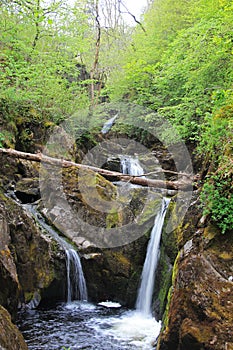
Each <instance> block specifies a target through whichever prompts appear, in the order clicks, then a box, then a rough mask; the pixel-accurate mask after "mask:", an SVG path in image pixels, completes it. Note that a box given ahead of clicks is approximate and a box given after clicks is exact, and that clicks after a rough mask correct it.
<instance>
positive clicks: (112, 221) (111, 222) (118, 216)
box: [106, 211, 123, 229]
mask: <svg viewBox="0 0 233 350" xmlns="http://www.w3.org/2000/svg"><path fill="white" fill-rule="evenodd" d="M122 223H123V216H122V211H120V212H118V211H113V212H112V213H109V214H108V215H107V217H106V228H107V229H110V228H113V227H119V226H122Z"/></svg>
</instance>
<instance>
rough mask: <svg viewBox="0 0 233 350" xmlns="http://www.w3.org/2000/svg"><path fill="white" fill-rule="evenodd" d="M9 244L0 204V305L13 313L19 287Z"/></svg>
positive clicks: (6, 225)
mask: <svg viewBox="0 0 233 350" xmlns="http://www.w3.org/2000/svg"><path fill="white" fill-rule="evenodd" d="M9 244H10V230H9V226H8V223H7V220H6V211H5V207H4V205H3V204H2V203H0V281H1V288H0V304H1V305H3V306H4V307H6V308H8V309H9V310H10V311H11V312H12V313H15V310H16V309H17V305H18V298H19V291H20V285H19V281H18V275H17V270H16V265H15V262H14V260H13V257H12V254H11V251H10V250H9V247H8V246H9Z"/></svg>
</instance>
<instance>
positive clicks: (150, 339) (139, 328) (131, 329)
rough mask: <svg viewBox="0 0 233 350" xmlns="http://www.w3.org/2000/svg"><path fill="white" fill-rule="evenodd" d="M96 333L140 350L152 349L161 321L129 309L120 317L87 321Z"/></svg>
mask: <svg viewBox="0 0 233 350" xmlns="http://www.w3.org/2000/svg"><path fill="white" fill-rule="evenodd" d="M92 322H93V325H92V326H93V328H94V329H95V331H97V333H100V334H103V336H107V337H112V338H113V339H116V340H118V341H120V342H122V343H125V344H128V345H131V346H132V347H133V348H138V349H141V350H151V349H154V347H153V344H154V343H155V342H156V339H157V337H158V335H159V332H160V329H161V322H160V321H159V322H157V321H156V320H155V319H154V318H153V317H145V315H143V314H142V313H140V312H138V311H129V312H125V313H124V314H122V315H121V316H120V317H119V316H117V317H109V318H95V319H91V320H90V321H89V325H90V326H91V324H92Z"/></svg>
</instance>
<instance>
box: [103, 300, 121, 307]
mask: <svg viewBox="0 0 233 350" xmlns="http://www.w3.org/2000/svg"><path fill="white" fill-rule="evenodd" d="M98 305H100V306H104V307H110V308H111V307H113V308H118V307H121V304H120V303H115V302H113V301H108V300H107V301H101V303H98Z"/></svg>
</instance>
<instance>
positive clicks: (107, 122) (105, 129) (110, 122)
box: [101, 113, 118, 134]
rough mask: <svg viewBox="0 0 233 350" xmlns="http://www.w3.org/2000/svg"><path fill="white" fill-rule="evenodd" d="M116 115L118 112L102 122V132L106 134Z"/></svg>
mask: <svg viewBox="0 0 233 350" xmlns="http://www.w3.org/2000/svg"><path fill="white" fill-rule="evenodd" d="M117 117H118V113H117V114H116V115H114V117H112V118H111V119H109V120H107V121H106V123H105V124H104V126H103V128H102V130H101V133H102V134H107V132H109V130H110V129H111V128H112V126H113V124H114V123H115V120H116V118H117Z"/></svg>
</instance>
